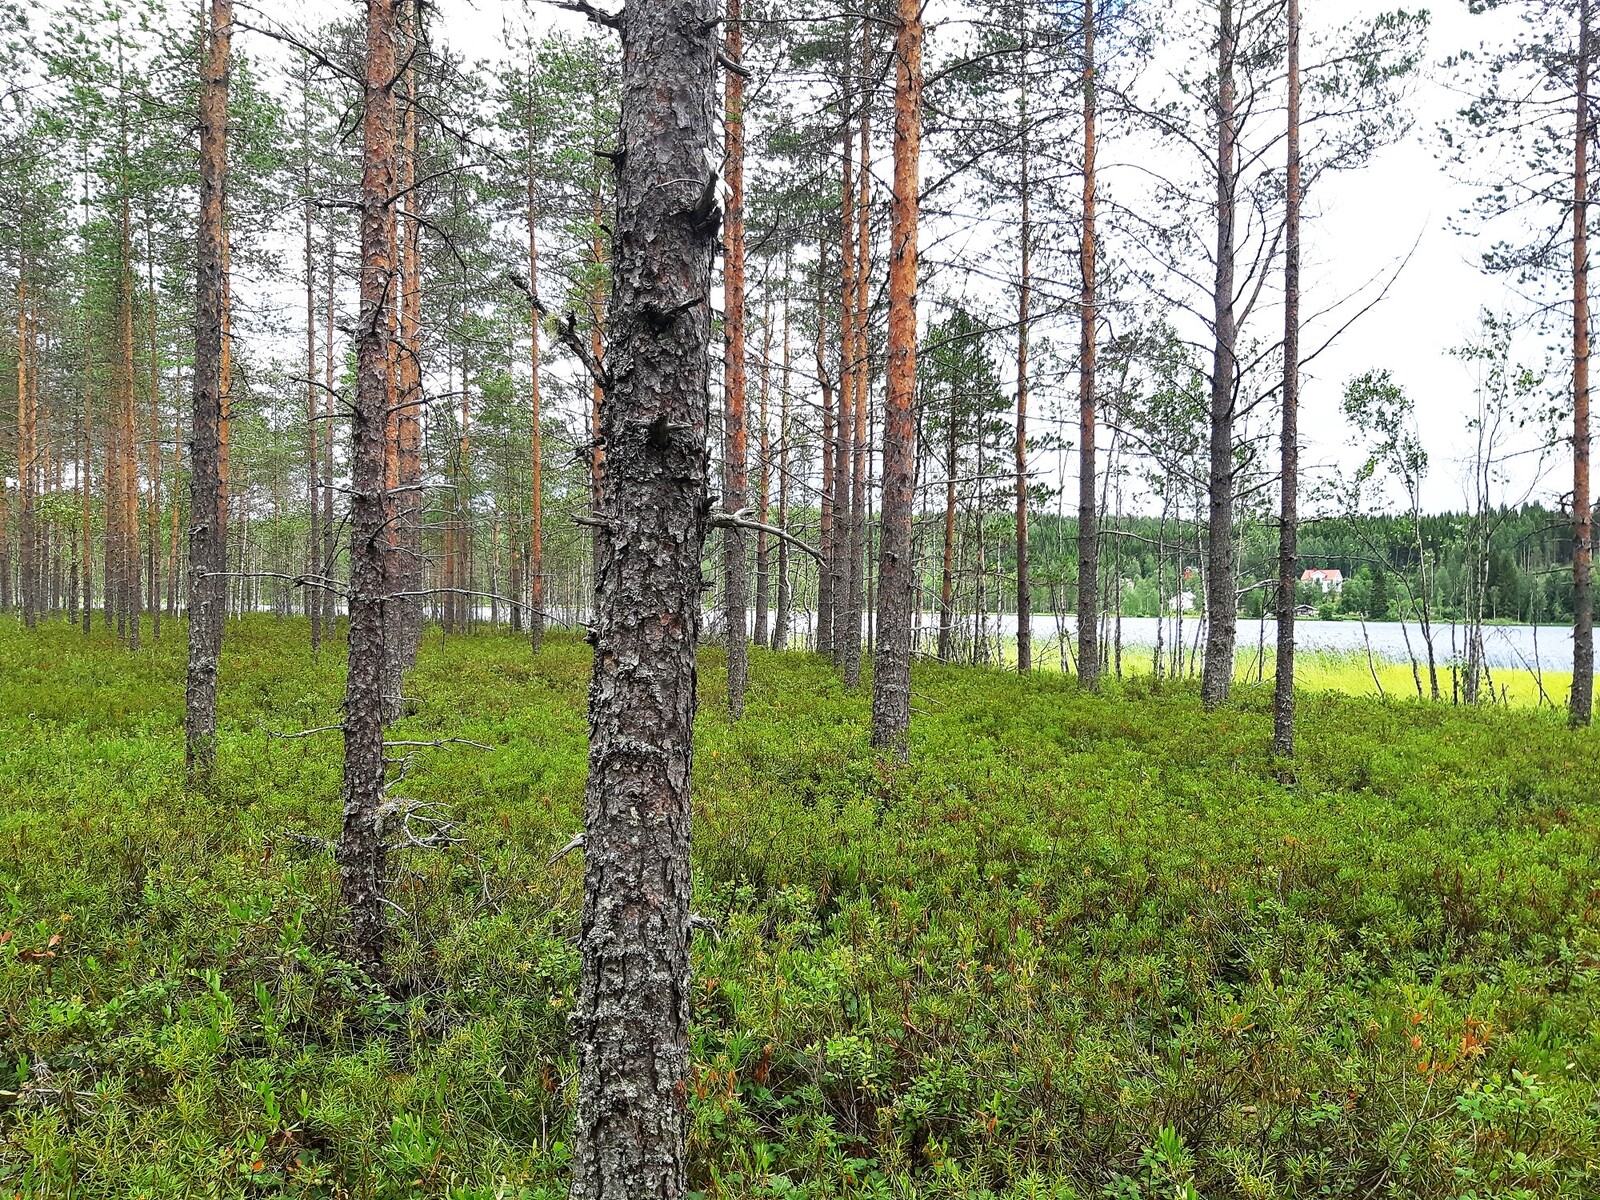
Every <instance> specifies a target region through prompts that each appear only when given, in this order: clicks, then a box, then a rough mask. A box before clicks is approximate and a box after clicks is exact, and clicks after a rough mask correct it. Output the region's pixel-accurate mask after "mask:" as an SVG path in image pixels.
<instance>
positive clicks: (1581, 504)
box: [1567, 0, 1594, 725]
mask: <svg viewBox="0 0 1600 1200" xmlns="http://www.w3.org/2000/svg"><path fill="white" fill-rule="evenodd" d="M1589 52H1590V51H1589V0H1583V3H1582V4H1581V5H1580V6H1579V10H1578V100H1577V131H1576V133H1575V135H1574V138H1573V167H1572V193H1573V207H1572V693H1571V696H1570V698H1569V700H1568V714H1567V715H1568V719H1569V720H1570V721H1571V723H1572V724H1573V725H1587V724H1588V723H1589V718H1590V710H1591V708H1592V707H1593V704H1594V586H1593V579H1592V575H1593V559H1594V529H1593V526H1592V525H1591V523H1590V522H1591V520H1592V515H1591V513H1590V511H1589V136H1590V133H1589Z"/></svg>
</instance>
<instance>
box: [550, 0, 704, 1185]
mask: <svg viewBox="0 0 1600 1200" xmlns="http://www.w3.org/2000/svg"><path fill="white" fill-rule="evenodd" d="M717 15H718V14H717V12H716V11H715V9H714V8H713V7H712V4H711V3H710V2H709V0H654V2H652V3H642V4H631V5H628V6H627V7H625V8H624V9H623V10H622V15H621V17H620V23H621V29H622V97H621V109H622V116H621V139H620V143H619V145H618V150H619V151H620V152H621V157H620V162H619V164H618V169H617V206H616V220H615V224H614V226H613V228H614V230H615V233H614V238H613V262H614V271H613V280H614V284H613V288H612V296H611V313H610V321H609V333H610V336H609V339H608V341H609V345H608V348H607V353H606V360H605V361H606V364H607V376H608V388H607V392H606V396H605V404H604V411H603V413H602V423H601V434H602V436H603V438H604V440H605V444H606V448H607V466H606V471H607V490H608V492H609V493H610V494H611V497H612V502H611V505H610V510H609V512H608V513H607V521H608V524H607V526H606V527H604V528H601V529H598V530H597V531H596V533H597V540H598V542H599V548H600V554H599V558H598V561H599V565H600V574H599V580H598V589H597V592H598V611H597V613H596V618H595V633H594V638H595V653H594V674H593V679H592V682H591V684H590V689H589V737H590V743H589V781H588V788H587V791H586V793H585V797H584V843H583V847H584V855H585V869H584V892H583V913H582V918H581V924H580V933H579V948H580V951H581V954H582V967H581V971H580V975H579V985H578V995H577V1001H576V1005H575V1011H574V1014H573V1017H574V1033H575V1037H576V1049H577V1077H578V1078H577V1114H576V1121H575V1128H574V1136H573V1142H574V1145H573V1180H572V1190H571V1195H572V1197H573V1200H640V1198H642V1197H654V1198H657V1200H683V1198H684V1197H686V1196H687V1194H688V1178H687V1163H686V1157H687V1156H686V1145H685V1139H686V1134H687V1126H688V1101H687V1086H688V1074H689V1002H690V978H689V966H690V964H689V934H690V929H689V916H690V911H689V904H690V895H689V891H690V877H689V823H690V808H689V784H690V774H691V768H692V764H693V725H694V713H695V644H696V637H697V634H698V631H699V625H700V582H701V581H700V559H701V553H702V551H703V548H704V542H705V529H706V519H707V515H708V507H709V505H708V499H707V494H706V483H707V474H708V465H709V464H708V461H707V455H706V435H707V429H706V426H707V420H708V415H709V414H708V392H709V386H710V367H711V362H710V342H711V310H710V305H709V297H710V291H711V268H712V261H713V257H714V254H715V248H716V242H717V219H716V195H715V194H716V189H717V181H716V179H715V176H714V174H712V173H711V172H710V170H709V168H708V165H707V163H706V155H705V150H706V147H707V146H709V145H711V144H712V143H711V139H712V112H713V105H714V99H715V90H714V89H715V77H714V70H715V56H716V46H715V33H714V32H713V31H714V30H715V28H716V17H717Z"/></svg>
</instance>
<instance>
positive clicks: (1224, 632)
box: [1200, 0, 1239, 708]
mask: <svg viewBox="0 0 1600 1200" xmlns="http://www.w3.org/2000/svg"><path fill="white" fill-rule="evenodd" d="M1236 40H1237V31H1236V30H1235V29H1234V24H1233V3H1232V0H1222V4H1221V6H1220V9H1219V13H1218V31H1217V164H1216V165H1217V257H1216V279H1215V281H1214V282H1213V284H1212V302H1213V309H1214V315H1213V318H1212V329H1213V334H1214V337H1215V346H1214V350H1213V354H1212V362H1211V430H1210V471H1209V479H1208V481H1207V500H1208V505H1207V510H1206V533H1207V535H1208V541H1207V545H1206V654H1205V668H1204V671H1203V672H1202V674H1201V679H1200V699H1201V701H1202V702H1203V703H1204V704H1205V706H1206V707H1207V708H1216V707H1217V706H1218V705H1220V704H1222V703H1223V702H1224V701H1226V700H1227V698H1228V691H1229V689H1230V688H1231V687H1232V685H1233V650H1234V639H1235V635H1236V632H1237V624H1238V618H1237V605H1238V598H1237V597H1236V596H1235V595H1234V573H1235V567H1234V539H1233V392H1234V381H1235V379H1236V377H1237V376H1238V371H1239V368H1238V359H1237V341H1238V326H1237V316H1236V314H1235V312H1234V304H1233V300H1234V297H1233V290H1234V261H1233V259H1234V221H1235V216H1236V214H1237V197H1236V196H1235V186H1236V184H1237V183H1238V172H1237V168H1236V158H1237V155H1238V150H1237V141H1236V139H1237V134H1238V129H1237V124H1238V115H1237V112H1236V104H1237V100H1236V97H1235V92H1234V77H1233V71H1234V61H1233V60H1234V52H1235V44H1236Z"/></svg>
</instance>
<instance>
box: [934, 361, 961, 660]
mask: <svg viewBox="0 0 1600 1200" xmlns="http://www.w3.org/2000/svg"><path fill="white" fill-rule="evenodd" d="M958 428H959V426H958V423H957V421H956V397H955V392H954V389H952V391H951V396H950V416H949V424H948V427H947V429H946V430H945V433H946V440H945V451H944V557H943V561H942V564H941V568H940V571H939V661H940V662H946V663H947V662H949V661H950V655H951V651H952V648H953V646H952V643H953V639H954V636H955V626H956V465H957V463H958V461H959V458H958V455H959V454H960V450H961V439H960V435H959V433H958V432H957V430H958Z"/></svg>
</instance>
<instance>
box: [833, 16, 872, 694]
mask: <svg viewBox="0 0 1600 1200" xmlns="http://www.w3.org/2000/svg"><path fill="white" fill-rule="evenodd" d="M861 88H862V91H861V117H860V121H861V128H860V131H859V133H858V136H857V139H856V149H857V152H858V153H859V154H860V156H861V158H860V162H859V164H858V166H857V169H856V189H857V190H856V204H855V218H856V261H855V286H854V289H853V290H852V291H851V292H850V293H849V294H848V295H847V296H846V298H845V306H846V308H847V309H853V310H854V312H853V315H852V316H851V318H850V327H851V336H852V338H853V341H854V345H853V348H852V352H851V359H852V369H851V372H850V391H851V399H850V407H851V416H852V418H853V419H854V421H855V428H854V429H853V430H852V431H851V434H850V542H849V559H848V562H847V564H846V567H847V570H846V574H845V610H846V621H845V627H844V631H845V642H844V649H843V652H842V654H841V656H840V657H841V660H842V665H843V673H844V685H845V687H847V688H851V689H854V688H857V687H860V686H861V625H862V619H863V617H864V616H865V615H866V565H867V456H868V455H869V454H870V453H871V446H870V445H869V443H868V438H867V406H868V405H869V404H870V403H871V393H870V388H869V386H868V384H869V380H870V377H869V374H868V368H867V288H868V283H869V281H870V279H871V258H870V245H869V241H868V220H869V217H870V215H871V207H870V201H871V187H872V24H871V22H868V21H863V22H862V23H861ZM847 236H848V234H847ZM834 636H835V638H837V637H838V632H837V630H835V633H834Z"/></svg>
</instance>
